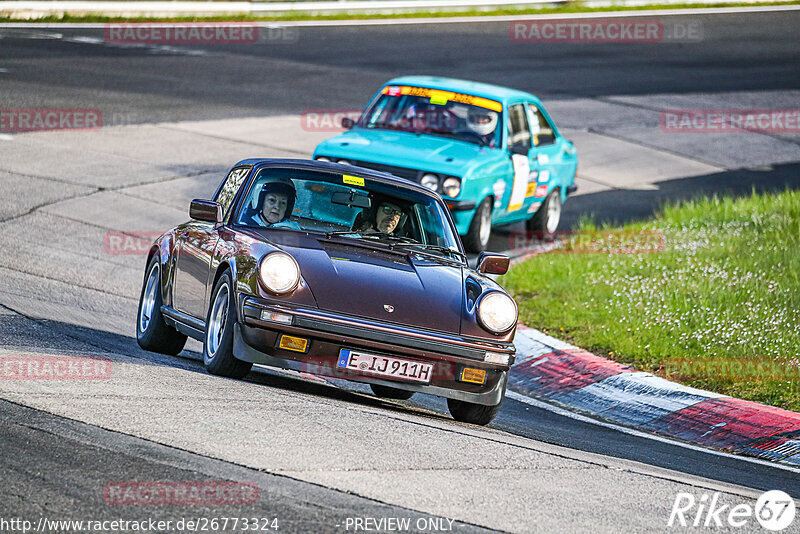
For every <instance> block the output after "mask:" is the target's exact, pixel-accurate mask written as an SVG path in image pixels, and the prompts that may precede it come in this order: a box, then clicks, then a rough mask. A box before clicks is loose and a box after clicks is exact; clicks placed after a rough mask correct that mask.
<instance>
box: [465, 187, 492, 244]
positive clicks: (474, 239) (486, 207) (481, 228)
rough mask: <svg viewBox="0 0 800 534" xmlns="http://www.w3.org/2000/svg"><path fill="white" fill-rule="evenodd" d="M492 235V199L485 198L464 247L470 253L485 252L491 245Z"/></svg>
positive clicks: (473, 219)
mask: <svg viewBox="0 0 800 534" xmlns="http://www.w3.org/2000/svg"><path fill="white" fill-rule="evenodd" d="M491 234H492V199H491V198H488V197H487V198H485V199H483V202H481V204H480V206H478V209H477V210H475V216H474V217H472V222H471V223H470V225H469V231H468V232H467V235H466V237H465V238H464V246H466V247H467V250H469V251H470V252H483V251H484V250H486V245H488V244H489V236H490V235H491Z"/></svg>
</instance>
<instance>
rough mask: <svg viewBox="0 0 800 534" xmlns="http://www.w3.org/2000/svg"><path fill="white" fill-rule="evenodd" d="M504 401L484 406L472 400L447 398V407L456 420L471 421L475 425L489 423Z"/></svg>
mask: <svg viewBox="0 0 800 534" xmlns="http://www.w3.org/2000/svg"><path fill="white" fill-rule="evenodd" d="M501 404H502V401H500V402H498V403H497V404H495V405H494V406H484V405H482V404H475V403H472V402H465V401H460V400H455V399H447V409H448V410H450V415H452V416H453V419H455V420H456V421H461V422H462V423H471V424H473V425H481V426H483V425H488V424H489V423H491V422H492V419H494V416H495V415H497V412H498V411H499V410H500V405H501Z"/></svg>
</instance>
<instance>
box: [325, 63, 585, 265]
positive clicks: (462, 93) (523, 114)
mask: <svg viewBox="0 0 800 534" xmlns="http://www.w3.org/2000/svg"><path fill="white" fill-rule="evenodd" d="M342 125H343V126H344V127H345V128H347V129H348V131H346V132H344V133H342V134H341V135H338V136H336V137H333V138H331V139H327V140H326V141H323V142H322V143H320V144H319V145H318V146H317V148H316V150H315V151H314V158H315V159H318V160H323V161H336V162H339V163H345V164H347V163H349V164H352V165H357V166H360V167H367V168H370V169H376V170H381V171H385V172H390V173H392V174H394V175H397V176H400V177H403V178H407V179H409V180H412V181H415V182H418V183H421V184H422V185H423V186H425V187H427V188H429V189H431V190H433V191H436V192H438V193H439V194H441V195H442V197H443V198H444V200H445V202H446V203H447V206H448V207H449V208H450V211H451V212H452V214H453V218H454V220H455V223H456V227H457V229H458V233H459V234H460V235H461V236H462V238H463V240H464V244H465V245H466V247H467V248H468V249H469V250H472V251H474V252H480V251H482V250H484V249H485V248H486V245H487V243H488V242H489V235H490V233H491V227H492V225H502V224H509V223H514V222H519V221H526V225H527V228H528V229H529V230H531V231H535V232H541V233H553V232H555V230H556V228H557V227H558V222H559V219H560V217H561V205H562V204H563V202H564V201H565V200H566V199H567V196H568V195H569V194H570V193H573V192H574V191H575V190H576V189H577V186H576V185H575V183H574V182H575V174H576V173H577V170H578V157H577V154H576V151H575V147H574V145H573V144H572V142H571V141H569V140H567V139H565V138H564V137H563V136H562V135H561V134H560V133H559V131H558V129H557V128H556V126H555V124H554V123H553V120H552V119H551V118H550V116H549V115H548V114H547V111H545V109H544V107H543V106H542V103H541V102H540V101H539V99H538V98H536V97H535V96H533V95H532V94H529V93H525V92H522V91H516V90H514V89H508V88H505V87H499V86H496V85H489V84H484V83H477V82H470V81H465V80H456V79H451V78H438V77H430V76H405V77H402V78H395V79H393V80H390V81H388V82H387V83H386V84H385V85H384V86H383V87H381V88H380V90H379V91H378V92H377V93H376V94H375V96H374V97H372V99H371V100H370V102H369V104H367V107H366V108H364V111H363V112H362V113H361V116H360V117H359V119H358V120H357V121H353V120H352V119H348V118H345V119H344V120H343V121H342Z"/></svg>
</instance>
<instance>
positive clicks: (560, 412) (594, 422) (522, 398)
mask: <svg viewBox="0 0 800 534" xmlns="http://www.w3.org/2000/svg"><path fill="white" fill-rule="evenodd" d="M506 397H508V398H511V399H514V400H516V401H519V402H523V403H525V404H530V405H531V406H534V407H535V408H541V409H542V410H547V411H549V412H553V413H555V414H557V415H561V416H564V417H569V418H570V419H574V420H576V421H580V422H582V423H589V424H592V425H597V426H602V427H605V428H610V429H611V430H616V431H618V432H622V433H623V434H628V435H630V436H636V437H638V438H645V439H650V440H653V441H659V442H661V443H666V444H668V445H677V446H678V447H683V448H684V449H690V450H693V451H699V452H705V453H708V454H713V455H715V456H722V457H724V458H732V459H736V460H742V461H745V462H750V463H754V464H758V465H762V466H765V467H774V468H777V469H783V470H784V471H789V472H791V473H798V474H800V468H796V467H791V466H788V465H785V464H781V463H779V462H770V461H767V460H762V459H760V458H752V457H750V456H741V455H738V454H731V453H729V452H722V451H717V450H714V449H706V448H705V447H700V446H698V445H692V444H690V443H684V442H682V441H676V440H672V439H669V438H665V437H662V436H657V435H654V434H648V433H646V432H641V431H639V430H634V429H632V428H628V427H624V426H620V425H615V424H614V423H607V422H606V421H599V420H597V419H593V418H591V417H587V416H585V415H581V414H578V413H575V412H571V411H569V410H566V409H564V408H559V407H558V406H553V405H552V404H548V403H546V402H543V401H540V400H537V399H532V398H530V397H526V396H525V395H522V394H520V393H517V392H515V391H506Z"/></svg>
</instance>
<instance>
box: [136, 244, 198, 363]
mask: <svg viewBox="0 0 800 534" xmlns="http://www.w3.org/2000/svg"><path fill="white" fill-rule="evenodd" d="M161 304H162V300H161V269H160V266H159V263H158V258H157V257H155V258H153V259H152V260H151V261H150V264H149V265H148V266H147V277H146V278H145V281H144V284H143V285H142V294H141V296H140V297H139V311H138V313H137V318H138V319H137V321H136V341H137V343H139V346H140V347H142V348H143V349H144V350H149V351H151V352H160V353H161V354H170V355H173V356H174V355H175V354H178V353H179V352H180V351H182V350H183V347H184V345H186V336H185V335H183V334H181V333H180V332H178V331H177V330H175V329H174V328H172V327H171V326H169V325H168V324H167V323H166V322H165V321H164V316H163V315H161Z"/></svg>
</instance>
